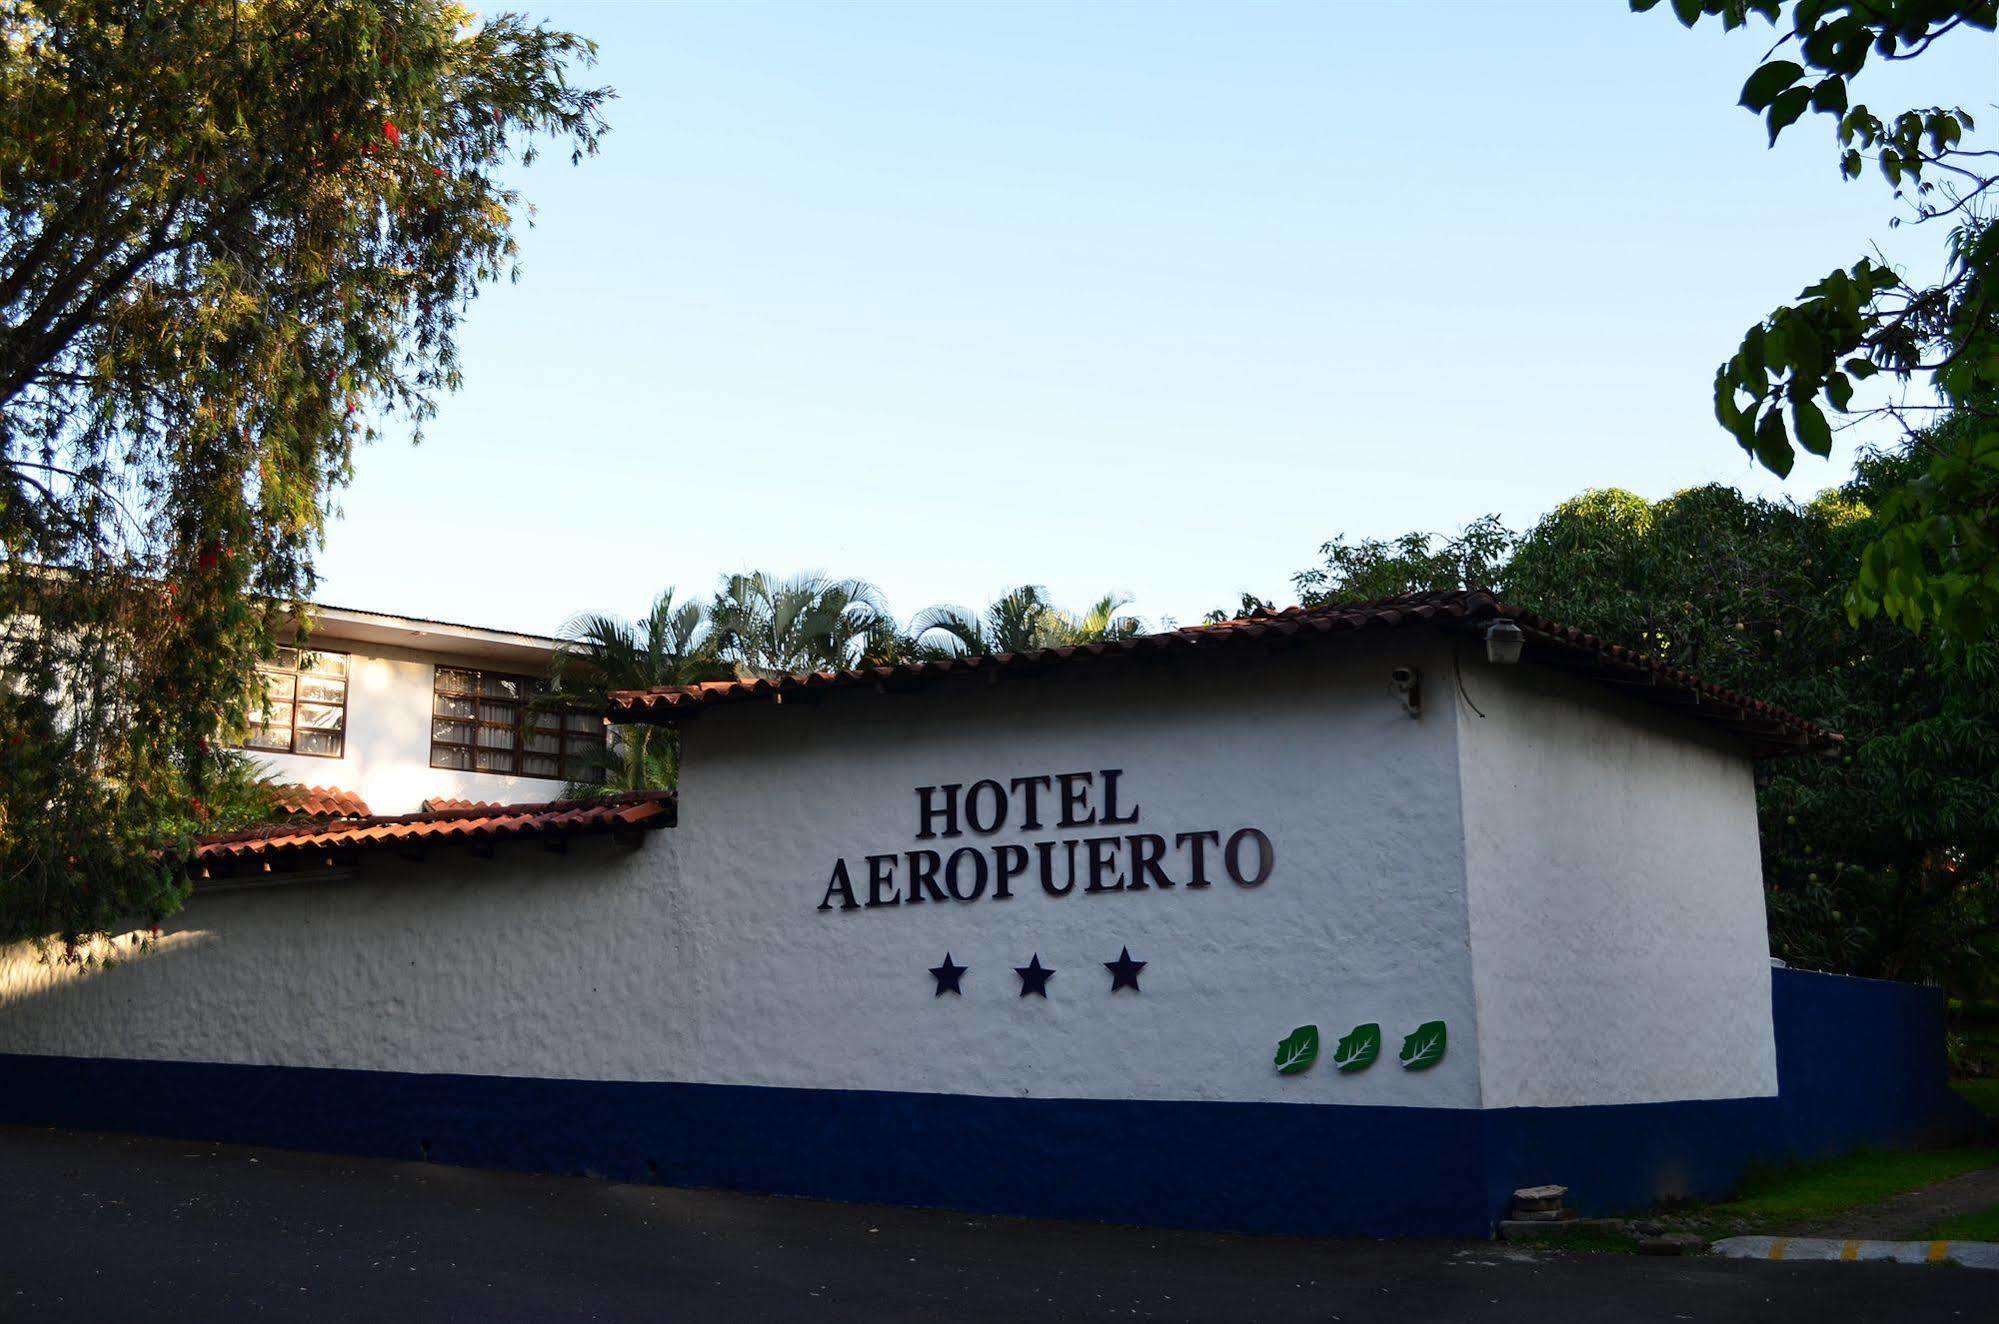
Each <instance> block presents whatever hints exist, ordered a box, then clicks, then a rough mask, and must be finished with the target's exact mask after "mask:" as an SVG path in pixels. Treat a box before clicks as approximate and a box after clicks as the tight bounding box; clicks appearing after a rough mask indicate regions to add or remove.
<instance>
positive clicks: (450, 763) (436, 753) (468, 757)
mask: <svg viewBox="0 0 1999 1324" xmlns="http://www.w3.org/2000/svg"><path fill="white" fill-rule="evenodd" d="M430 766H431V767H433V768H458V769H461V770H470V769H471V767H472V751H471V750H469V749H452V748H450V747H449V746H447V745H436V746H433V747H432V748H431V751H430Z"/></svg>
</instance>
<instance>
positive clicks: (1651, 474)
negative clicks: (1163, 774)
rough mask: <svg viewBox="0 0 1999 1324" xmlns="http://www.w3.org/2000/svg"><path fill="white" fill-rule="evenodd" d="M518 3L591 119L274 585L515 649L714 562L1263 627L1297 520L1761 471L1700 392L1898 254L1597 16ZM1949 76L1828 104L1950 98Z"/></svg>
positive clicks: (1839, 467)
mask: <svg viewBox="0 0 1999 1324" xmlns="http://www.w3.org/2000/svg"><path fill="white" fill-rule="evenodd" d="M532 12H534V13H536V14H544V13H545V14H546V15H547V16H548V17H549V18H551V19H552V20H553V21H555V22H556V23H558V24H560V25H563V26H567V27H570V28H572V29H574V30H576V31H579V32H581V33H583V34H585V35H587V36H590V37H592V38H594V39H596V40H597V41H598V42H599V44H600V46H601V48H602V64H601V65H600V66H599V68H598V70H597V75H598V76H599V77H600V78H601V80H602V81H605V82H608V83H610V84H612V85H614V86H615V87H616V88H617V89H618V92H619V94H620V99H619V100H618V101H617V102H615V103H613V104H612V106H611V107H610V110H609V117H610V120H611V123H612V126H613V132H612V134H611V135H610V137H609V138H607V139H606V142H605V147H604V151H603V153H602V155H601V156H599V157H598V158H596V159H595V160H592V161H587V162H585V163H584V165H583V166H581V167H579V168H576V169H571V168H570V167H569V166H568V165H567V164H566V162H558V161H549V162H546V163H544V164H540V165H537V166H536V167H535V168H533V169H532V170H529V171H527V172H525V174H524V178H523V186H524V188H525V189H526V191H527V193H528V195H529V197H530V198H531V199H532V200H533V201H534V202H535V203H536V204H537V206H538V209H539V217H538V224H537V225H536V227H535V228H534V229H532V230H530V231H528V232H526V234H525V235H524V238H523V264H522V265H523V268H524V274H523V279H522V281H521V283H520V284H519V285H515V286H503V287H499V288H495V289H493V290H490V291H489V292H488V293H487V294H486V295H484V296H483V297H482V298H481V299H480V300H479V301H478V302H477V303H476V304H475V305H474V307H473V309H472V313H471V317H470V321H469V324H468V325H467V327H466V329H465V334H464V340H463V350H464V367H465V375H466V385H465V389H464V390H463V391H462V392H461V393H460V394H459V395H457V396H455V397H453V398H451V399H449V400H447V401H446V402H445V404H444V407H443V411H442V414H441V416H440V418H439V419H438V420H437V421H436V423H435V424H434V425H433V427H432V428H431V432H430V436H429V439H428V440H427V441H426V442H425V444H424V445H423V446H422V447H420V448H415V449H412V448H411V447H409V446H408V445H406V444H402V443H399V442H389V443H384V444H382V445H378V446H376V447H374V448H371V449H369V450H367V451H365V452H363V453H361V454H360V455H359V457H358V460H357V464H358V469H359V477H358V479H357V481H356V482H355V484H354V486H353V487H352V488H351V489H350V490H348V491H347V492H346V493H345V494H344V496H343V498H342V505H343V507H344V515H343V517H342V518H340V519H339V520H338V521H337V522H336V523H335V524H334V525H333V527H332V530H331V533H330V535H329V539H328V546H327V550H326V554H325V556H324V558H323V561H322V571H323V578H322V582H321V587H320V592H319V594H318V596H319V597H320V598H321V599H322V600H325V601H330V602H336V603H341V604H343V605H351V606H358V607H369V608H375V609H379V610H387V611H401V612H407V613H412V614H418V615H426V616H441V617H445V618H448V619H453V620H461V621H470V622H475V623H479V624H487V625H495V626H510V627H515V628H522V629H531V630H543V631H548V630H553V629H554V628H555V627H557V626H558V625H560V624H561V622H562V621H563V620H564V618H565V617H567V616H568V615H569V614H570V613H572V612H574V611H577V610H579V609H585V608H588V609H608V610H614V611H619V612H623V613H627V614H630V613H635V612H637V611H639V610H641V609H642V608H643V606H644V605H645V603H646V602H647V601H648V600H649V599H650V597H651V596H652V594H653V593H654V592H656V591H657V590H658V589H659V588H661V587H664V586H666V585H668V584H677V585H679V586H680V587H681V589H682V591H683V592H689V591H692V592H695V593H698V594H700V595H702V596H706V595H707V594H708V593H709V592H711V591H712V589H713V587H714V585H715V581H716V579H717V577H718V576H719V575H721V574H722V573H724V572H726V571H730V570H735V569H742V568H752V567H765V568H769V569H773V570H778V571H793V570H801V569H817V570H824V571H827V572H831V573H835V574H844V575H860V576H865V577H867V578H871V579H873V580H874V581H875V582H877V583H878V584H880V585H881V586H882V587H883V588H884V589H885V590H886V591H887V592H888V594H889V596H890V599H891V601H892V603H893V604H894V606H895V607H896V609H897V610H898V612H900V613H901V614H903V615H905V616H906V615H907V614H909V613H911V612H914V611H916V610H917V609H919V608H921V607H923V606H926V605H929V604H931V603H934V602H940V601H949V602H959V603H964V604H967V605H973V606H977V605H981V604H983V603H984V602H986V601H987V600H988V599H989V598H991V597H992V596H993V595H995V594H997V593H998V592H1000V591H1002V590H1003V589H1005V588H1007V587H1008V586H1010V585H1013V584H1018V583H1023V582H1035V583H1044V584H1047V585H1048V586H1049V587H1050V588H1051V589H1052V590H1053V592H1054V595H1055V597H1056V599H1057V600H1058V601H1061V602H1065V603H1069V604H1075V605H1080V604H1082V603H1084V602H1085V601H1087V600H1088V599H1091V598H1094V597H1095V596H1096V595H1097V594H1099V593H1100V592H1102V591H1104V590H1106V589H1113V588H1115V589H1121V590H1124V591H1127V592H1130V593H1133V594H1135V595H1136V596H1137V602H1136V604H1135V608H1134V609H1135V610H1136V611H1138V612H1139V613H1141V614H1142V615H1144V616H1146V617H1147V618H1148V619H1151V620H1155V621H1156V620H1157V619H1158V618H1160V617H1161V616H1172V617H1177V618H1179V619H1181V620H1182V621H1187V620H1192V619H1195V618H1197V617H1198V616H1199V615H1200V614H1201V613H1202V612H1203V611H1205V610H1207V609H1208V608H1210V607H1214V606H1220V605H1233V603H1234V602H1235V600H1236V597H1237V594H1238V593H1239V592H1240V591H1241V590H1243V589H1252V590H1255V591H1257V592H1259V593H1263V594H1265V595H1268V596H1273V597H1276V598H1279V599H1280V600H1284V601H1288V600H1289V584H1288V577H1289V575H1290V574H1291V572H1292V571H1294V570H1297V569H1299V568H1300V567H1302V566H1304V565H1306V564H1307V563H1308V562H1310V561H1311V560H1312V557H1313V552H1314V549H1315V548H1316V547H1317V545H1318V544H1319V543H1320V542H1322V541H1324V540H1325V539H1327V538H1329V537H1331V536H1333V535H1334V534H1336V533H1340V532H1345V533H1348V534H1351V535H1387V534H1393V533H1397V532H1400V531H1403V530H1406V529H1411V528H1420V529H1431V530H1439V529H1454V528H1456V527H1458V526H1460V525H1462V524H1463V523H1464V522H1465V521H1467V520H1469V519H1471V518H1472V517H1474V516H1477V515H1479V514H1482V513H1484V512H1488V511H1493V512H1497V513H1499V514H1501V515H1503V516H1505V517H1506V518H1508V519H1509V520H1511V521H1513V522H1515V523H1516V524H1524V523H1527V522H1529V521H1531V520H1532V519H1534V518H1535V517H1536V516H1538V515H1539V514H1541V513H1542V512H1544V511H1545V510H1547V509H1548V508H1549V507H1550V506H1552V505H1553V504H1554V503H1555V502H1557V501H1559V500H1561V499H1563V498H1565V497H1568V496H1570V495H1572V494H1574V493H1575V492H1578V491H1580V490H1582V489H1583V488H1586V487H1592V486H1598V487H1600V486H1613V485H1614V486H1621V487H1628V488H1632V489H1634V490H1636V491H1638V492H1641V493H1643V494H1645V495H1647V496H1653V497H1657V496H1663V495H1665V494H1667V493H1669V492H1671V491H1674V490H1676V489H1679V488H1682V487H1686V486H1689V485H1691V484H1695V483H1700V482H1705V481H1709V480H1714V479H1719V480H1723V481H1728V482H1735V483H1739V484H1746V485H1748V486H1750V487H1752V488H1754V489H1756V490H1759V491H1775V490H1778V488H1777V485H1776V484H1775V483H1774V481H1771V480H1768V478H1767V475H1763V474H1761V472H1760V471H1758V470H1753V469H1752V468H1751V467H1750V466H1749V465H1748V463H1747V461H1746V460H1745V459H1744V458H1743V457H1742V456H1741V453H1740V452H1739V451H1737V450H1736V449H1735V447H1734V445H1733V443H1732V442H1731V441H1730V440H1729V439H1728V438H1727V437H1726V436H1725V435H1724V434H1723V433H1722V432H1720V430H1719V429H1718V428H1717V427H1716V426H1715V424H1714V422H1713V416H1712V414H1711V412H1710V400H1709V384H1710V381H1711V378H1712V375H1713V371H1714V366H1715V364H1716V363H1717V362H1718V361H1719V360H1720V359H1721V358H1722V357H1724V356H1725V355H1726V353H1727V352H1728V351H1729V350H1730V348H1731V347H1732V346H1733V344H1734V341H1735V340H1736V339H1737V338H1738V337H1739V336H1740V334H1741V332H1742V330H1743V329H1744V328H1745V327H1746V326H1747V325H1748V324H1749V322H1750V321H1752V320H1753V319H1754V318H1755V317H1756V316H1757V315H1758V314H1760V313H1762V312H1765V311H1767V310H1768V309H1769V308H1770V307H1772V306H1774V305H1775V304H1776V303H1778V302H1780V301H1782V300H1783V299H1785V298H1787V297H1788V296H1790V295H1791V294H1793V293H1794V292H1795V291H1796V290H1797V289H1798V288H1799V287H1800V286H1802V285H1803V284H1805V283H1807V282H1808V281H1810V280H1812V279H1814V278H1816V277H1817V276H1819V275H1821V274H1823V273H1824V272H1825V271H1826V270H1828V269H1829V268H1831V267H1833V266H1835V265H1844V264H1847V263H1850V262H1851V261H1853V260H1854V259H1855V258H1856V257H1858V256H1860V255H1862V254H1863V253H1864V252H1865V251H1866V245H1867V244H1868V243H1869V242H1881V243H1883V244H1884V245H1885V246H1886V248H1887V251H1888V252H1889V253H1890V254H1891V256H1895V257H1897V258H1906V259H1908V260H1909V261H1911V262H1912V263H1915V264H1917V265H1918V266H1919V267H1920V268H1923V269H1927V268H1928V267H1929V266H1930V265H1931V264H1932V263H1933V262H1934V261H1935V256H1936V253H1937V251H1938V245H1939V243H1940V240H1941V236H1940V235H1935V234H1931V233H1929V232H1926V231H1907V230H1905V231H1901V232H1899V233H1891V232H1890V230H1889V228H1888V226H1887V218H1888V216H1889V215H1890V203H1889V200H1888V197H1887V192H1886V189H1885V186H1883V185H1882V184H1881V183H1880V182H1879V181H1878V179H1874V178H1870V179H1869V180H1867V181H1864V182H1861V183H1851V184H1848V183H1842V182H1841V181H1840V179H1839V178H1838V176H1837V173H1836V171H1835V169H1834V166H1833V150H1832V145H1831V143H1830V141H1829V139H1830V136H1831V129H1830V127H1829V125H1828V124H1826V123H1823V122H1807V123H1805V124H1802V125H1800V126H1799V127H1798V128H1796V129H1794V130H1792V131H1791V132H1790V133H1789V134H1787V135H1786V137H1785V140H1784V142H1783V143H1782V144H1781V145H1780V146H1779V147H1778V149H1777V150H1776V151H1774V152H1768V151H1766V150H1765V148H1764V146H1763V142H1764V139H1763V134H1762V131H1761V129H1760V127H1759V126H1758V125H1757V124H1756V122H1755V121H1753V120H1752V119H1751V118H1750V116H1749V114H1748V113H1747V112H1746V111H1742V110H1740V109H1737V108H1735V107H1734V106H1733V105H1732V103H1733V102H1734V100H1735V96H1736V93H1737V91H1738V89H1739V88H1740V86H1741V82H1742V79H1743V78H1744V77H1745V76H1746V74H1747V73H1748V71H1749V70H1750V69H1751V68H1752V67H1753V66H1754V63H1755V62H1756V58H1757V56H1758V55H1759V54H1760V53H1761V51H1762V49H1763V47H1764V46H1765V45H1766V44H1767V40H1768V39H1767V37H1765V36H1763V35H1762V33H1761V29H1760V27H1759V28H1758V29H1757V31H1756V33H1755V35H1751V34H1748V33H1738V34H1735V35H1734V36H1732V37H1723V35H1722V34H1721V33H1720V31H1719V29H1718V28H1714V27H1712V25H1709V30H1705V31H1698V32H1687V31H1684V30H1683V29H1681V28H1680V27H1679V26H1678V24H1676V23H1674V22H1673V21H1672V19H1671V18H1670V16H1669V15H1667V14H1665V13H1653V14H1649V15H1645V16H1643V17H1637V16H1632V15H1630V14H1628V13H1627V12H1625V7H1624V5H1623V4H1622V3H1620V2H1619V0H1589V2H1586V3H1585V2H1581V0H1579V2H1578V3H1571V4H1552V3H1551V4H1505V5H1502V4H1497V3H1495V4H1469V3H1467V4H1450V3H1440V2H1438V0H1424V2H1423V3H1409V4H1380V5H1338V4H1330V3H1326V4H1306V5H1252V4H1212V5H1186V6H1179V5H1175V6H1163V5H1162V6H1150V5H1148V6H1137V5H1117V6H1112V5H1082V6H1072V5H1058V4H1052V3H1044V4H1014V5H998V6H990V7H988V6H973V5H962V4H950V5H944V4H933V5H890V4H875V5H858V4H855V5H840V4H833V3H818V4H806V5H799V6H777V5H755V4H712V5H674V6H658V7H654V6H647V5H640V4H611V5H586V4H555V5H547V6H542V7H537V8H536V9H535V10H534V11H532ZM1994 55H1995V46H1994V43H1993V40H1992V38H1990V37H1988V36H1983V35H1980V34H1969V35H1966V36H1964V37H1963V39H1960V40H1952V41H1946V42H1944V43H1942V44H1940V45H1939V46H1938V47H1937V48H1936V49H1935V50H1934V51H1933V52H1932V53H1931V54H1929V55H1927V56H1925V57H1924V58H1923V59H1922V60H1921V61H1919V62H1917V63H1916V64H1914V65H1911V66H1906V67H1902V68H1896V69H1890V70H1887V71H1885V72H1884V75H1870V79H1871V81H1872V82H1873V83H1874V84H1877V85H1876V86H1871V87H1870V86H1869V85H1868V83H1867V82H1863V84H1862V86H1861V88H1860V92H1861V94H1862V99H1865V100H1867V101H1869V102H1870V103H1871V104H1874V105H1876V106H1877V107H1882V106H1888V105H1890V104H1897V103H1898V96H1897V95H1896V93H1897V90H1898V89H1907V88H1909V87H1910V86H1911V84H1910V76H1911V75H1912V74H1913V75H1919V76H1920V80H1919V83H1918V85H1917V86H1916V87H1915V88H1914V90H1907V91H1901V92H1900V99H1907V98H1911V97H1914V98H1919V99H1920V100H1921V101H1923V102H1925V103H1928V102H1933V101H1937V100H1944V101H1958V102H1962V103H1964V104H1966V105H1967V106H1969V107H1970V108H1972V109H1973V110H1974V113H1977V112H1979V111H1988V112H1989V108H1990V105H1991V103H1992V101H1993V100H1994V91H1995V87H1999V79H1995V77H1994V75H1995V72H1999V65H1995V61H1994ZM1836 458H1837V457H1836ZM1845 467H1846V465H1845V461H1844V460H1843V459H1841V460H1839V461H1838V462H1837V463H1835V464H1826V463H1824V462H1819V461H1813V460H1810V459H1809V458H1808V459H1807V460H1806V461H1805V462H1803V463H1802V464H1801V465H1800V466H1799V470H1798V472H1797V473H1796V474H1794V475H1793V478H1792V480H1791V483H1790V490H1791V491H1792V492H1794V493H1796V494H1798V495H1808V494H1809V493H1810V492H1812V491H1814V490H1816V489H1818V488H1820V487H1823V486H1826V485H1828V484H1830V483H1832V482H1834V481H1837V480H1838V479H1839V478H1840V477H1841V476H1842V475H1843V473H1844V472H1845Z"/></svg>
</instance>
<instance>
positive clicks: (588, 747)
mask: <svg viewBox="0 0 1999 1324" xmlns="http://www.w3.org/2000/svg"><path fill="white" fill-rule="evenodd" d="M547 690H548V686H547V685H546V684H544V683H543V682H541V681H538V680H535V679H533V678H532V677H529V676H509V675H506V674H504V673H501V672H497V671H471V670H468V669H466V668H463V667H439V668H438V669H437V686H436V689H435V691H434V693H433V695H432V698H431V708H430V712H431V717H430V766H431V767H433V768H457V769H459V770H461V771H464V772H499V773H509V774H512V775H514V776H519V777H550V778H555V779H559V780H563V781H578V782H581V781H601V780H602V779H603V776H604V767H603V762H602V759H601V757H600V756H601V753H602V751H603V748H604V722H603V719H602V718H600V717H598V716H596V715H595V714H593V713H577V712H557V711H555V710H553V709H539V708H535V707H533V706H532V705H533V702H534V700H535V698H536V697H537V696H539V695H541V694H544V693H546V692H547Z"/></svg>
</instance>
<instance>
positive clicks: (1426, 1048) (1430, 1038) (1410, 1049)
mask: <svg viewBox="0 0 1999 1324" xmlns="http://www.w3.org/2000/svg"><path fill="white" fill-rule="evenodd" d="M1448 1039H1449V1036H1448V1035H1447V1034H1446V1033H1445V1031H1444V1023H1443V1022H1442V1021H1425V1022H1423V1023H1422V1024H1421V1025H1419V1026H1417V1027H1416V1031H1415V1033H1413V1034H1411V1035H1410V1036H1409V1037H1408V1038H1407V1039H1404V1040H1403V1041H1402V1069H1403V1070H1405V1071H1425V1070H1428V1069H1429V1068H1431V1067H1433V1066H1435V1065H1437V1063H1439V1062H1441V1061H1443V1060H1444V1047H1445V1044H1446V1043H1447V1041H1448Z"/></svg>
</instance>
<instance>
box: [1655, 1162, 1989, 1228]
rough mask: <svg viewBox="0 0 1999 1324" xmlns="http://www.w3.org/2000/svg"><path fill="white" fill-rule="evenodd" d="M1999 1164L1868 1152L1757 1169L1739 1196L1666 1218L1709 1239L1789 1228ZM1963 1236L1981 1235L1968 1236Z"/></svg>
mask: <svg viewBox="0 0 1999 1324" xmlns="http://www.w3.org/2000/svg"><path fill="white" fill-rule="evenodd" d="M1995 1165H1999V1149H1991V1148H1964V1149H1925V1150H1914V1151H1910V1150H1868V1151H1865V1152H1863V1153H1859V1154H1849V1155H1847V1156H1846V1157H1844V1158H1836V1159H1823V1160H1820V1161H1819V1162H1816V1163H1801V1164H1797V1165H1795V1166H1793V1167H1787V1168H1765V1169H1762V1170H1760V1171H1752V1172H1751V1173H1750V1174H1749V1175H1748V1176H1747V1177H1745V1178H1744V1179H1743V1181H1742V1186H1741V1190H1740V1193H1739V1194H1738V1195H1737V1196H1736V1198H1735V1199H1733V1200H1729V1201H1726V1202H1724V1203H1721V1204H1712V1205H1705V1206H1701V1207H1699V1208H1694V1209H1689V1210H1686V1211H1684V1212H1683V1213H1680V1214H1678V1215H1674V1216H1668V1217H1667V1218H1665V1219H1664V1220H1663V1221H1666V1222H1669V1223H1670V1224H1672V1225H1673V1226H1675V1227H1678V1228H1682V1229H1685V1230H1687V1231H1691V1232H1699V1233H1700V1234H1701V1235H1703V1236H1705V1237H1707V1238H1708V1239H1709V1240H1711V1241H1713V1240H1719V1239H1720V1238H1722V1237H1735V1236H1745V1235H1754V1234H1757V1233H1782V1232H1790V1231H1795V1230H1796V1229H1797V1228H1798V1227H1799V1226H1801V1225H1803V1224H1807V1223H1815V1222H1818V1221H1820V1220H1823V1219H1828V1218H1831V1217H1833V1216H1834V1215H1836V1214H1841V1213H1844V1212H1845V1211H1847V1210H1849V1209H1855V1208H1858V1207H1860V1206H1862V1205H1870V1204H1875V1203H1878V1202H1879V1201H1882V1200H1886V1199H1887V1198H1889V1197H1890V1196H1893V1195H1900V1194H1902V1193H1903V1192H1904V1191H1913V1190H1917V1189H1920V1188H1921V1187H1924V1186H1931V1185H1934V1184H1935V1183H1937V1182H1940V1181H1944V1180H1946V1179H1948V1178H1951V1177H1956V1176H1960V1175H1962V1174H1964V1173H1967V1172H1976V1171H1978V1170H1979V1169H1981V1168H1989V1167H1993V1166H1995ZM1962 1239H1963V1240H1972V1239H1973V1238H1970V1237H1964V1238H1962Z"/></svg>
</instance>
